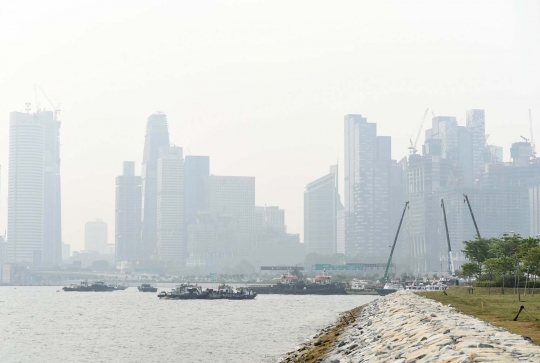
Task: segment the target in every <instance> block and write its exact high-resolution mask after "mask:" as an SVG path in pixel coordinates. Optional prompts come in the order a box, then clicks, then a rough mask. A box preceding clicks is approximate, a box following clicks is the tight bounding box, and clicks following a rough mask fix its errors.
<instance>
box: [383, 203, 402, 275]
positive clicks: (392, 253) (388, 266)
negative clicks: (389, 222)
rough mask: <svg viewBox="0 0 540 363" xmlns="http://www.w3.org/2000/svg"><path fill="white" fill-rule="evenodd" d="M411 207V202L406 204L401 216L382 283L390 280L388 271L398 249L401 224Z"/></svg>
mask: <svg viewBox="0 0 540 363" xmlns="http://www.w3.org/2000/svg"><path fill="white" fill-rule="evenodd" d="M408 206H409V201H407V202H405V208H403V213H402V214H401V219H400V220H399V226H398V229H397V232H396V237H395V238H394V244H393V245H392V250H391V251H390V257H388V263H387V264H386V270H385V271H384V276H383V278H382V279H381V281H382V282H386V280H387V278H388V270H389V269H390V263H391V262H392V256H393V255H394V249H395V248H396V242H397V239H398V236H399V230H400V229H401V224H402V223H403V217H405V211H406V210H407V207H408Z"/></svg>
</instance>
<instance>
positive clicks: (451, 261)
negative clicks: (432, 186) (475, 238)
mask: <svg viewBox="0 0 540 363" xmlns="http://www.w3.org/2000/svg"><path fill="white" fill-rule="evenodd" d="M441 208H442V211H443V217H444V228H445V229H446V241H447V242H448V272H450V274H451V275H452V276H455V275H456V270H455V269H454V259H453V257H452V245H451V244H450V234H449V233H448V222H447V221H446V208H444V199H441Z"/></svg>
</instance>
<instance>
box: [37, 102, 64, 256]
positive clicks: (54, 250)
mask: <svg viewBox="0 0 540 363" xmlns="http://www.w3.org/2000/svg"><path fill="white" fill-rule="evenodd" d="M36 117H37V119H38V121H39V122H40V123H42V124H43V126H44V137H45V145H44V152H45V154H44V155H45V158H44V162H45V165H44V178H43V181H44V191H43V197H44V200H43V202H44V205H43V256H42V258H43V263H45V264H49V265H54V264H58V263H61V262H62V217H61V215H62V214H61V187H60V121H58V119H57V113H56V112H54V113H53V112H52V111H41V112H38V113H37V114H36Z"/></svg>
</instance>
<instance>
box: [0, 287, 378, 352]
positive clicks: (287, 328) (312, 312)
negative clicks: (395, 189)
mask: <svg viewBox="0 0 540 363" xmlns="http://www.w3.org/2000/svg"><path fill="white" fill-rule="evenodd" d="M375 298H377V297H376V296H359V295H348V296H288V295H259V296H257V298H256V299H255V300H246V301H229V300H214V301H209V300H198V301H197V300H160V299H158V298H157V297H156V294H155V293H140V292H138V291H137V289H136V288H133V287H132V288H128V289H127V290H125V291H114V292H101V293H96V292H86V293H85V292H63V291H62V290H61V288H60V287H13V286H4V287H0V362H2V363H15V362H17V363H52V362H54V363H57V362H64V363H66V362H81V363H82V362H92V363H98V362H107V363H111V362H114V363H116V362H118V363H121V362H128V363H139V362H140V363H152V362H235V363H244V362H245V363H256V362H275V361H277V359H278V358H279V356H280V355H282V354H284V353H286V352H287V351H290V350H291V349H293V348H295V347H296V346H298V345H299V344H300V343H302V342H303V341H304V340H305V339H306V338H309V337H311V336H312V335H313V334H315V333H316V332H317V330H318V329H320V328H322V327H324V326H326V325H328V324H330V323H332V322H333V321H335V320H336V319H337V317H338V315H339V313H340V312H343V311H346V310H349V309H352V308H354V307H356V306H359V305H363V304H365V303H368V302H370V301H372V300H374V299H375Z"/></svg>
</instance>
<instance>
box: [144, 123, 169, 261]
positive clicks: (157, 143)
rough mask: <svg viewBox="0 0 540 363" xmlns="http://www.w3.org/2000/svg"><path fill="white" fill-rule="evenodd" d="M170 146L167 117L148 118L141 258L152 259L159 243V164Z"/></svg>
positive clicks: (145, 144)
mask: <svg viewBox="0 0 540 363" xmlns="http://www.w3.org/2000/svg"><path fill="white" fill-rule="evenodd" d="M164 146H169V130H168V124H167V116H166V115H165V114H163V113H156V114H153V115H151V116H150V117H148V121H147V124H146V137H145V140H144V154H143V163H142V171H141V193H142V202H141V210H142V211H141V213H142V214H141V218H142V226H141V228H142V240H141V258H144V259H151V256H153V255H155V253H156V243H157V164H158V159H159V149H160V148H161V147H164Z"/></svg>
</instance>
